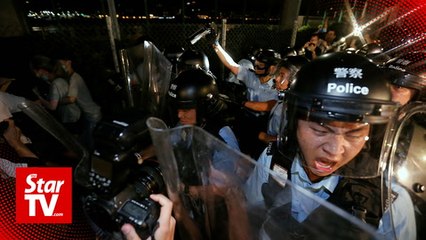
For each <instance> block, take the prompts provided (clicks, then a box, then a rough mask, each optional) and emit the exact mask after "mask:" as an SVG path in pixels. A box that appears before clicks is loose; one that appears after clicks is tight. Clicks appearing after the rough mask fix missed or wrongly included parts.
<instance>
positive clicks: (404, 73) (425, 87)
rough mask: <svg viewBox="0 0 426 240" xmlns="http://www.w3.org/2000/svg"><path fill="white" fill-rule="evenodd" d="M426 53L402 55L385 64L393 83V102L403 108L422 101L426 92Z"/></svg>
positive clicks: (418, 52)
mask: <svg viewBox="0 0 426 240" xmlns="http://www.w3.org/2000/svg"><path fill="white" fill-rule="evenodd" d="M425 59H426V52H425V51H417V52H409V53H406V54H402V55H401V56H398V57H395V58H393V59H391V60H389V61H388V62H386V63H385V64H384V69H385V70H386V72H387V73H388V74H389V80H390V83H391V91H392V100H393V101H395V102H398V103H399V104H401V106H403V105H405V104H407V103H409V102H412V101H418V100H422V101H424V100H425V99H424V97H425V96H424V95H425V91H426V79H425V77H426V66H425V63H424V62H425Z"/></svg>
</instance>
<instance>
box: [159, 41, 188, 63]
mask: <svg viewBox="0 0 426 240" xmlns="http://www.w3.org/2000/svg"><path fill="white" fill-rule="evenodd" d="M184 51H185V50H184V49H183V47H181V46H178V45H170V46H168V47H167V48H166V49H165V50H164V56H165V57H166V58H167V59H169V61H170V62H171V63H172V64H175V63H176V62H177V61H178V59H179V57H180V56H181V55H182V54H183V53H184Z"/></svg>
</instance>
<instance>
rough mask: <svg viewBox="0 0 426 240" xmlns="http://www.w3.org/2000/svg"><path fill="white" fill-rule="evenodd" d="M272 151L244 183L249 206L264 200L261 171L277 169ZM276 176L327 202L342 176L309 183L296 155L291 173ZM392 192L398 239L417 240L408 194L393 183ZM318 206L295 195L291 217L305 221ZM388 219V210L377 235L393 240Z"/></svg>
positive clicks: (262, 157)
mask: <svg viewBox="0 0 426 240" xmlns="http://www.w3.org/2000/svg"><path fill="white" fill-rule="evenodd" d="M273 151H274V150H272V149H271V148H266V149H265V150H264V151H263V152H262V154H261V155H260V157H259V159H258V161H257V166H256V168H255V169H254V171H253V174H252V175H251V176H250V177H249V179H248V180H247V182H246V185H245V192H246V193H247V200H248V201H249V203H250V205H257V204H261V203H262V201H264V200H265V199H264V197H263V194H262V186H263V185H264V184H265V183H268V181H269V174H268V172H267V171H265V170H264V169H265V168H271V169H272V171H274V170H275V171H276V170H277V169H278V168H277V166H271V163H272V152H273ZM279 169H282V168H279ZM279 174H283V176H282V177H284V178H287V177H288V176H290V178H291V182H292V184H293V185H296V186H300V187H302V188H304V189H307V190H308V191H310V192H311V193H312V194H314V195H315V196H317V197H320V198H322V199H329V198H330V197H331V196H333V193H334V191H335V189H336V187H337V186H338V184H339V182H340V181H342V179H343V177H340V176H337V175H330V176H327V177H324V178H323V179H322V180H321V181H319V182H316V183H312V182H311V181H310V180H309V178H308V176H307V174H306V172H305V170H304V168H303V167H302V165H301V160H300V157H299V156H298V155H297V156H296V158H295V159H294V161H293V163H292V164H291V170H290V173H283V172H280V173H279ZM288 174H290V175H288ZM392 191H393V192H394V195H395V196H397V197H395V198H394V201H393V202H392V204H391V206H390V207H391V208H392V217H393V219H394V226H395V231H396V236H397V239H416V223H415V217H414V208H413V205H412V203H411V198H410V196H409V194H408V192H407V191H406V190H405V189H403V188H402V187H401V186H399V185H397V184H392ZM296 194H297V193H296ZM377 199H380V196H377ZM318 206H319V204H318V203H317V202H316V201H312V199H311V198H307V197H306V196H304V195H303V194H298V195H297V196H294V195H293V196H292V202H291V212H292V214H293V215H292V217H293V218H294V219H295V220H297V221H298V222H302V221H305V220H306V218H307V217H308V216H309V214H310V213H311V212H312V211H314V210H315V209H316V208H317V207H318ZM390 219H391V218H390V211H389V209H387V210H386V211H385V212H384V213H383V215H382V217H381V219H380V221H379V223H378V228H377V233H379V234H381V235H383V236H384V238H385V239H394V235H393V231H392V229H393V228H392V225H391V224H392V223H391V221H390ZM330 227H333V226H330ZM260 234H266V235H267V233H266V232H265V231H261V233H260ZM264 237H266V236H264ZM264 237H262V236H261V238H262V239H268V238H269V237H266V238H264Z"/></svg>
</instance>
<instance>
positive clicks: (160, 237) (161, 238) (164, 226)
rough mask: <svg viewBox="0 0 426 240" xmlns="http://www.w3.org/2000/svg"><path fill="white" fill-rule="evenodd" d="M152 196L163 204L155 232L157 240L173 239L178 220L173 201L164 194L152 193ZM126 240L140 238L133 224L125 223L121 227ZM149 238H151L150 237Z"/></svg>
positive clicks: (138, 239) (137, 239)
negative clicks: (173, 214) (175, 216)
mask: <svg viewBox="0 0 426 240" xmlns="http://www.w3.org/2000/svg"><path fill="white" fill-rule="evenodd" d="M150 198H151V199H152V200H154V201H156V202H158V203H159V204H160V205H161V212H160V217H159V218H158V221H157V222H158V227H157V229H156V230H155V232H154V238H155V239H156V240H172V239H173V238H174V233H175V226H176V220H175V218H174V217H173V216H172V209H173V203H172V201H170V199H168V198H167V197H166V196H164V195H162V194H151V195H150ZM121 232H122V233H123V235H124V237H125V239H126V240H140V239H141V238H140V237H139V236H138V234H137V233H136V230H135V228H134V227H133V226H132V225H131V224H128V223H126V224H124V225H123V226H122V227H121ZM148 239H151V237H149V238H148Z"/></svg>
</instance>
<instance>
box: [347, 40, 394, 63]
mask: <svg viewBox="0 0 426 240" xmlns="http://www.w3.org/2000/svg"><path fill="white" fill-rule="evenodd" d="M355 53H356V54H359V55H361V56H364V57H366V58H368V59H370V60H371V61H373V62H374V63H376V64H379V65H381V64H383V63H385V62H386V61H388V60H389V59H390V57H389V56H388V55H387V54H385V53H384V52H383V47H382V46H381V45H380V43H376V42H372V43H366V44H364V45H363V46H361V48H359V49H358V50H356V51H355Z"/></svg>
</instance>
